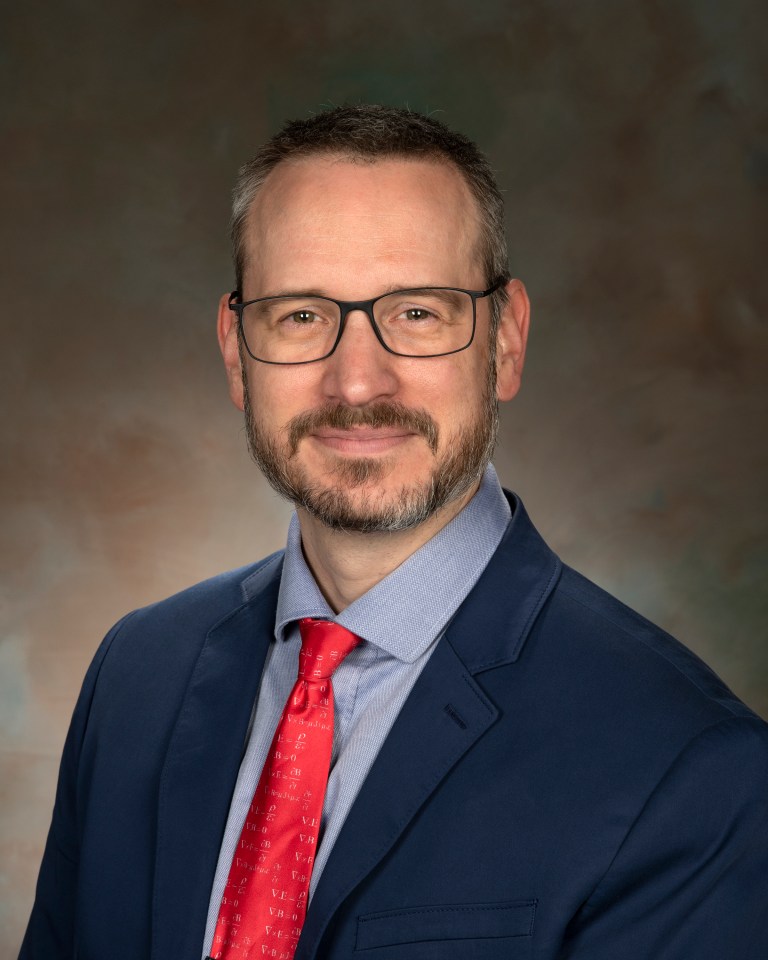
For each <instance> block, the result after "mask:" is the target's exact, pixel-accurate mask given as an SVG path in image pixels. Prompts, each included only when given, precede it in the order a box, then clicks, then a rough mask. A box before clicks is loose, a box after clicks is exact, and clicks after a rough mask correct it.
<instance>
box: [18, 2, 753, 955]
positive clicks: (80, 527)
mask: <svg viewBox="0 0 768 960" xmlns="http://www.w3.org/2000/svg"><path fill="white" fill-rule="evenodd" d="M766 36H768V15H767V14H766V7H765V4H764V3H763V2H762V0H731V2H729V3H727V4H726V3H725V2H724V0H665V2H662V0H627V2H624V0H584V2H579V0H480V2H477V3H466V2H460V0H449V2H437V0H422V2H421V3H414V2H407V3H406V2H401V0H392V2H388V3H381V4H379V3H376V4H365V3H363V2H353V0H295V2H286V3H283V4H278V3H274V4H263V3H257V2H251V3H245V2H239V3H237V2H234V0H218V2H217V3H211V2H209V0H205V2H204V0H184V2H181V0H179V2H177V3H173V2H168V0H152V2H149V0H110V2H109V3H98V2H95V0H79V2H76V0H62V2H58V3H53V2H47V3H44V2H38V0H29V2H27V3H24V4H15V5H11V4H5V5H4V6H3V13H2V25H1V26H0V38H1V39H0V101H1V103H0V111H1V112H0V118H1V119H0V123H1V125H2V143H3V147H2V152H1V153H0V195H1V197H2V216H1V217H0V265H1V266H0V271H1V272H2V300H0V303H1V304H2V333H3V348H2V350H3V353H2V357H3V362H2V370H3V373H2V388H3V397H2V407H1V408H0V409H2V431H3V466H4V469H3V498H2V506H3V523H2V529H3V535H4V537H3V544H4V546H3V551H2V558H3V562H4V567H5V574H4V578H3V594H4V614H3V633H2V646H1V647H0V722H1V723H2V749H1V752H0V803H1V805H2V809H1V810H0V814H1V815H2V834H1V836H0V854H1V856H2V863H1V865H0V902H1V903H2V907H1V908H0V910H1V912H0V928H1V932H0V955H2V956H3V957H5V956H8V957H11V956H15V951H16V949H17V948H18V945H19V942H20V939H21V934H22V930H23V927H24V925H25V924H26V919H27V914H28V911H29V908H30V905H31V900H32V893H33V888H34V882H35V878H36V875H37V868H38V864H39V858H40V855H41V851H42V846H43V842H44V838H45V834H46V831H47V828H48V822H49V818H50V811H51V805H52V802H53V792H54V786H55V779H56V771H57V765H58V758H59V754H60V751H61V747H62V743H63V740H64V735H65V732H66V727H67V724H68V721H69V716H70V713H71V711H72V707H73V704H74V700H75V697H76V695H77V691H78V688H79V684H80V681H81V679H82V676H83V673H84V671H85V668H86V665H87V664H88V661H89V659H90V657H91V655H92V653H93V651H94V650H95V648H96V646H97V645H98V643H99V641H100V639H101V637H102V635H103V634H104V633H105V631H106V630H107V628H108V627H109V626H110V625H111V624H112V623H113V622H114V621H115V620H116V619H117V618H118V617H120V616H121V615H122V614H123V613H125V612H126V611H127V610H129V609H132V608H134V607H136V606H140V605H144V604H147V603H150V602H152V601H154V600H157V599H159V598H161V597H164V596H166V595H168V594H170V593H172V592H174V591H176V590H178V589H180V588H182V587H184V586H187V585H189V584H191V583H193V582H195V581H197V580H200V579H202V578H204V577H207V576H209V575H211V574H214V573H216V572H219V571H221V570H224V569H227V568H231V567H235V566H238V565H241V564H244V563H248V562H250V561H252V560H255V559H257V558H259V557H261V556H263V555H264V554H265V553H267V552H269V551H272V550H274V549H277V548H279V547H280V546H281V545H282V544H283V540H284V535H285V529H286V523H287V519H288V516H289V509H288V507H287V506H286V505H284V504H283V503H281V502H280V501H278V500H277V498H276V497H275V496H274V495H273V494H272V493H271V491H270V490H269V489H268V488H267V486H266V484H265V482H264V481H263V480H262V479H261V477H260V475H259V473H258V472H257V470H256V468H255V467H254V466H252V465H251V463H250V461H249V459H248V456H247V453H246V450H245V443H244V437H243V430H242V426H241V418H240V415H239V414H238V413H237V411H235V409H234V408H233V407H231V405H230V403H229V400H228V397H227V392H226V386H225V380H224V375H223V372H222V369H221V364H220V360H219V356H218V350H217V346H216V340H215V330H214V322H215V314H216V303H217V299H218V297H219V295H220V294H221V293H222V292H224V291H225V290H229V289H231V287H232V285H233V280H232V270H231V267H230V263H229V251H228V245H227V219H228V202H229V191H230V188H231V184H232V181H233V178H234V175H235V172H236V169H237V167H238V166H239V165H240V163H242V162H243V161H244V160H245V159H247V158H248V157H249V155H250V154H251V153H252V152H253V151H254V149H255V148H256V146H257V145H258V144H259V143H260V142H261V141H262V140H263V139H264V138H266V137H267V136H268V135H270V134H271V133H273V132H274V131H275V130H276V129H277V128H278V127H279V126H280V125H281V124H282V122H283V121H284V120H286V119H289V118H294V117H301V116H306V115H308V114H309V113H310V112H313V111H317V110H319V109H321V108H322V107H323V106H327V105H332V104H340V103H344V102H356V101H378V102H385V103H388V104H393V105H397V106H404V105H409V106H410V107H412V108H415V109H419V110H425V111H435V112H436V115H437V116H438V117H440V118H441V119H443V120H445V121H446V122H447V123H448V124H449V125H452V126H455V127H457V128H458V129H460V130H462V131H464V132H465V133H467V134H469V135H470V136H471V137H473V138H474V139H476V140H477V141H478V142H479V143H480V145H481V146H482V148H483V149H484V150H485V152H486V153H487V154H488V155H489V156H490V158H491V161H492V163H493V166H494V167H495V169H496V170H497V171H498V176H499V179H500V182H501V184H502V186H503V188H504V190H505V192H506V197H507V222H508V231H509V240H510V258H511V264H512V270H513V273H514V275H516V276H519V277H521V278H522V279H523V280H524V281H525V282H526V283H527V284H528V287H529V291H530V294H531V299H532V301H533V305H534V325H533V330H532V335H531V342H530V347H529V359H528V363H527V368H526V377H525V382H524V387H523V391H522V393H521V395H520V396H519V398H517V399H516V400H515V401H514V402H513V403H512V404H510V405H509V406H508V408H507V409H506V410H504V413H503V423H502V439H501V444H500V448H499V451H498V454H497V456H496V464H497V468H498V470H499V472H500V475H501V477H502V480H503V481H504V483H505V485H506V486H509V487H512V488H514V489H515V490H517V491H518V492H519V493H520V494H521V495H522V496H523V498H524V500H525V502H526V505H527V507H528V509H529V512H530V513H531V515H532V517H533V519H534V521H535V522H536V523H537V524H538V526H539V528H540V529H541V531H542V532H543V533H544V535H545V536H546V537H547V539H548V540H549V542H550V543H551V544H552V546H553V547H554V548H555V549H556V550H557V551H558V552H559V553H560V554H561V556H562V557H563V559H564V560H565V561H566V562H568V563H570V564H572V565H574V566H576V567H577V568H579V569H580V570H582V571H583V572H584V573H585V574H587V575H588V576H589V577H591V578H592V579H594V580H596V581H597V582H598V583H599V584H601V585H602V586H604V587H606V588H607V589H608V590H610V591H612V592H614V593H615V594H617V595H618V596H619V597H620V598H621V599H623V600H624V601H626V602H627V603H629V604H630V605H632V606H634V607H636V608H637V609H639V610H640V611H641V612H642V613H644V614H645V615H646V616H648V617H649V618H651V619H653V620H655V621H657V622H658V623H660V624H661V625H662V626H664V627H665V628H667V629H668V630H670V631H671V632H672V633H674V634H676V635H677V636H678V637H679V638H680V639H682V640H683V641H684V642H685V643H687V644H688V645H689V646H691V647H692V648H693V649H694V650H696V651H697V652H698V653H699V654H700V655H701V656H703V657H704V658H705V659H706V660H708V661H709V662H710V663H711V664H712V665H713V666H714V667H715V668H716V669H717V670H718V672H720V673H721V674H722V675H723V676H724V677H725V679H726V680H727V682H728V683H729V684H730V685H731V686H732V687H733V688H734V689H735V691H736V692H737V693H738V694H739V695H740V696H742V697H743V698H744V699H745V700H746V701H747V702H748V703H749V704H750V705H751V706H753V707H754V708H755V709H756V710H758V711H759V712H760V713H762V714H763V715H764V716H768V652H767V651H766V642H765V635H766V626H767V625H768V602H767V600H766V589H765V586H766V574H767V573H768V543H767V539H766V528H767V527H768V510H767V509H766V499H765V498H766V492H767V490H766V479H767V474H768V465H767V463H766V441H765V436H766V407H767V406H768V402H767V401H768V391H766V370H767V368H766V359H767V357H768V326H767V324H766V319H767V318H768V266H767V264H766V253H767V252H768V117H767V115H766V104H767V103H768V48H767V46H766Z"/></svg>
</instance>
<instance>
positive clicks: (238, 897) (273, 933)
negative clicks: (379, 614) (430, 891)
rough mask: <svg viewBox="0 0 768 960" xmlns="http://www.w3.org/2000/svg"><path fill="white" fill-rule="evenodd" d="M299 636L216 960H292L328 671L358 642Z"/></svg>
mask: <svg viewBox="0 0 768 960" xmlns="http://www.w3.org/2000/svg"><path fill="white" fill-rule="evenodd" d="M299 629H300V631H301V653H300V654H299V676H298V679H297V680H296V683H295V684H294V687H293V690H291V693H290V696H289V697H288V702H287V703H286V705H285V707H284V709H283V713H282V716H281V717H280V722H279V723H278V725H277V729H276V730H275V736H274V738H273V740H272V746H271V747H270V749H269V754H268V755H267V759H266V762H265V764H264V769H263V770H262V772H261V778H260V780H259V785H258V787H257V788H256V792H255V793H254V795H253V802H252V803H251V806H250V809H249V811H248V815H247V816H246V818H245V823H244V825H243V830H242V833H241V834H240V842H239V843H238V846H237V849H236V850H235V855H234V857H233V858H232V866H231V867H230V869H229V877H228V879H227V883H226V886H225V887H224V896H223V897H222V899H221V907H220V909H219V918H218V921H217V923H216V931H215V933H214V935H213V943H212V944H211V954H210V955H211V957H213V958H215V960H256V958H259V960H262V958H264V957H267V958H269V960H291V958H292V957H293V954H294V953H295V951H296V945H297V944H298V941H299V936H300V934H301V928H302V925H303V923H304V915H305V914H306V910H307V896H308V893H309V880H310V877H311V876H312V864H313V863H314V859H315V849H316V847H317V836H318V831H319V828H320V818H321V816H322V813H323V800H324V798H325V789H326V786H327V784H328V769H329V767H330V763H331V751H332V748H333V687H332V686H331V674H332V673H333V671H334V670H335V669H336V667H337V666H338V665H339V664H340V663H341V661H342V660H343V659H344V657H346V655H347V654H348V653H349V652H350V650H352V649H353V648H354V647H355V646H356V644H357V643H358V642H359V640H360V638H359V637H356V636H355V634H354V633H350V632H349V630H347V629H345V628H344V627H341V626H339V625H338V624H336V623H330V622H329V621H328V620H312V619H310V618H309V617H305V618H304V619H303V620H299Z"/></svg>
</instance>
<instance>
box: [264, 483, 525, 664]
mask: <svg viewBox="0 0 768 960" xmlns="http://www.w3.org/2000/svg"><path fill="white" fill-rule="evenodd" d="M510 517H511V510H510V507H509V503H508V502H507V499H506V497H505V496H504V493H503V491H502V489H501V485H500V484H499V479H498V477H497V475H496V471H495V470H494V468H493V466H491V465H490V464H489V465H488V467H487V468H486V470H485V473H484V474H483V478H482V480H481V483H480V487H479V488H478V491H477V493H476V494H475V495H474V497H472V499H471V500H470V501H469V503H468V504H467V505H466V506H465V507H464V509H463V510H462V511H461V512H460V513H459V514H457V516H455V517H454V518H453V520H451V522H450V523H448V524H446V525H445V526H444V527H443V528H442V529H441V530H439V531H438V533H436V534H435V536H434V537H432V539H431V540H428V541H427V542H426V543H425V544H424V545H423V546H422V547H420V548H419V549H418V550H417V551H416V552H415V553H413V554H411V556H410V557H408V559H407V560H405V561H404V562H403V563H402V564H400V566H399V567H397V568H396V569H395V570H393V571H392V573H390V574H389V576H387V577H385V578H384V579H383V580H381V581H380V582H379V583H377V584H376V585H375V586H373V587H372V588H371V589H370V590H369V591H368V592H367V593H364V594H363V595H362V596H361V597H359V598H358V599H357V600H355V602H354V603H352V604H350V605H349V606H348V607H347V608H346V609H345V610H342V612H341V613H340V614H338V616H336V615H335V614H334V612H333V610H331V608H330V607H329V606H328V603H327V602H326V600H325V598H324V597H323V595H322V593H321V592H320V588H319V587H318V585H317V583H316V581H315V578H314V577H313V576H312V573H311V571H310V569H309V567H308V566H307V562H306V560H305V559H304V553H303V551H302V548H301V530H300V527H299V521H298V517H297V516H296V514H295V513H294V515H293V517H292V518H291V522H290V525H289V528H288V543H287V546H286V550H285V558H284V561H283V572H282V577H281V580H280V592H279V595H278V601H277V617H276V622H275V637H276V638H277V639H278V640H284V639H286V635H287V629H288V627H289V626H290V624H291V623H292V622H293V621H295V620H298V619H300V618H301V617H320V618H324V619H326V620H333V621H335V622H336V623H339V624H341V625H342V626H344V627H346V628H347V629H348V630H351V631H352V632H353V633H356V634H357V635H358V636H360V637H362V638H363V639H364V640H367V641H368V642H370V643H372V644H374V645H375V646H377V647H380V648H381V649H382V650H384V651H385V652H386V653H388V654H390V655H391V656H393V657H397V659H399V660H403V661H405V662H407V663H413V662H414V661H415V660H417V659H418V658H419V657H420V656H421V655H422V654H423V653H424V652H425V651H426V649H427V647H428V646H429V645H430V643H431V642H432V641H433V640H434V639H435V637H437V636H438V635H439V634H440V633H441V632H442V631H443V630H444V629H445V626H446V624H447V623H448V621H449V620H450V619H451V617H452V616H453V615H454V613H455V612H456V610H457V609H458V607H459V606H460V605H461V603H462V602H463V601H464V599H465V597H466V596H467V594H468V593H469V591H470V590H471V589H472V587H473V586H474V585H475V583H476V582H477V580H478V578H479V577H480V574H481V573H482V572H483V570H484V569H485V567H486V566H487V564H488V561H489V560H490V559H491V556H492V555H493V553H494V551H495V550H496V547H497V546H498V545H499V542H500V541H501V538H502V537H503V535H504V531H505V530H506V527H507V524H508V523H509V519H510Z"/></svg>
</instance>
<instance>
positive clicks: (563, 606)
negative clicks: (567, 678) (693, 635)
mask: <svg viewBox="0 0 768 960" xmlns="http://www.w3.org/2000/svg"><path fill="white" fill-rule="evenodd" d="M551 601H552V603H551V611H550V618H549V626H550V627H552V628H553V629H554V630H555V631H562V636H563V637H564V638H565V639H564V642H563V644H562V646H561V650H560V652H561V654H562V656H563V658H564V661H565V663H566V665H567V668H568V669H570V670H573V671H574V676H579V670H580V668H584V669H587V670H590V671H592V672H594V673H595V674H596V676H597V678H598V679H599V680H600V681H602V687H603V689H606V690H607V689H608V688H611V689H612V690H614V691H619V692H620V696H622V697H625V698H626V707H627V709H628V708H629V707H630V705H632V706H633V707H634V708H635V709H637V710H638V711H639V712H640V713H643V712H644V710H643V707H645V708H646V709H647V710H648V711H649V713H650V712H652V713H653V714H654V715H656V716H663V717H665V718H666V720H667V721H675V720H679V721H680V722H682V723H687V722H691V723H694V724H695V725H697V726H698V725H703V726H706V725H707V724H709V723H717V722H719V721H720V720H727V719H729V718H731V717H744V718H754V717H755V714H754V713H753V712H752V711H751V710H750V709H749V707H747V706H746V705H745V704H744V703H743V702H742V701H741V700H740V699H739V698H738V697H737V696H736V694H734V693H733V691H732V690H730V689H729V687H728V686H727V685H726V683H725V682H724V681H723V680H722V679H721V678H720V677H719V676H718V675H717V674H716V673H715V671H714V670H713V669H712V668H711V667H710V666H708V665H707V664H706V663H705V662H704V661H703V660H702V659H701V658H700V657H699V656H698V655H697V654H696V653H694V652H693V650H691V649H690V648H689V647H688V646H686V645H685V644H684V643H682V642H680V641H679V640H678V639H676V638H675V637H673V636H672V635H671V634H669V633H667V632H666V631H665V630H664V629H663V628H661V627H660V626H658V625H656V624H654V623H652V622H651V621H650V620H648V619H647V618H646V617H644V616H643V615H642V614H641V613H638V612H637V611H636V610H633V609H632V608H631V607H629V606H627V605H626V604H625V603H623V602H622V601H621V600H619V599H618V598H617V597H615V596H613V595H612V594H610V593H608V592H607V591H606V590H604V589H603V588H601V587H599V586H598V585H597V584H595V583H593V582H592V581H591V580H589V579H588V578H587V577H585V576H583V575H582V574H580V573H578V572H577V571H575V570H573V569H572V568H570V567H568V566H565V565H564V566H563V569H562V573H561V576H560V579H559V583H558V585H557V588H556V589H555V590H554V592H553V595H552V598H551ZM546 622H547V617H546V615H545V623H546Z"/></svg>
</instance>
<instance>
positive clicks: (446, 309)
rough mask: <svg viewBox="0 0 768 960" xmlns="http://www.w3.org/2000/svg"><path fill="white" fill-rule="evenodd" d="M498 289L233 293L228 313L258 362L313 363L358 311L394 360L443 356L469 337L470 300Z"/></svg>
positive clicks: (473, 303)
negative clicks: (362, 294) (359, 296)
mask: <svg viewBox="0 0 768 960" xmlns="http://www.w3.org/2000/svg"><path fill="white" fill-rule="evenodd" d="M503 284H504V280H503V279H499V280H497V281H496V282H495V283H494V284H493V285H492V286H490V287H489V288H488V289H487V290H461V289H457V288H455V287H419V288H417V289H411V290H395V291H394V292H393V293H385V294H383V295H382V296H380V297H374V298H373V299H372V300H333V299H331V298H330V297H316V296H313V295H312V294H295V295H294V294H291V295H288V296H280V297H260V298H259V299H257V300H246V301H245V302H243V301H241V300H240V299H239V292H238V291H237V290H235V291H234V292H233V293H232V294H230V297H229V309H230V310H233V311H234V312H235V313H236V314H237V319H238V322H239V324H240V332H241V333H242V335H243V342H244V344H245V348H246V350H247V351H248V353H249V354H250V356H251V357H253V359H254V360H259V361H260V362H261V363H314V362H315V361H316V360H325V358H326V357H330V355H331V354H332V353H333V351H334V350H335V349H336V347H338V345H339V341H340V340H341V337H342V334H343V333H344V325H345V323H346V319H347V316H348V315H349V314H350V313H351V312H352V311H353V310H362V311H363V313H365V315H366V316H367V317H368V319H369V321H370V323H371V326H372V327H373V332H374V333H375V334H376V338H377V340H378V341H379V343H380V344H381V345H382V347H384V349H385V350H386V351H388V352H389V353H394V354H395V355H396V356H398V357H444V356H447V355H448V354H450V353H458V352H459V351H460V350H466V349H467V347H468V346H469V345H470V344H471V343H472V340H473V339H474V336H475V326H476V324H477V301H478V300H481V299H482V298H483V297H488V296H490V294H492V293H495V292H496V290H498V289H499V288H500V287H502V286H503Z"/></svg>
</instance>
